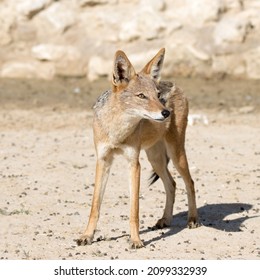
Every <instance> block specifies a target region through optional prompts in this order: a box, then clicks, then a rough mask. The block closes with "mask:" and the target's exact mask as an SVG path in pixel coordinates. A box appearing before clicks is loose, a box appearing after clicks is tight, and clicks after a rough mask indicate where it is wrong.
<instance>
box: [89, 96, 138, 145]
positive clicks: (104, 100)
mask: <svg viewBox="0 0 260 280" xmlns="http://www.w3.org/2000/svg"><path fill="white" fill-rule="evenodd" d="M123 107H124V106H123V104H121V101H120V100H119V99H118V98H117V96H114V95H113V94H111V92H110V91H107V92H105V93H104V94H103V95H101V96H100V98H99V99H98V101H97V103H96V104H95V106H94V128H96V129H98V131H99V133H98V134H99V135H100V136H101V135H102V136H101V137H102V138H104V140H105V142H109V143H110V144H111V145H113V146H118V145H120V144H123V143H124V142H125V141H126V139H127V138H128V137H129V136H130V135H131V134H132V133H133V132H134V131H135V130H136V129H137V127H138V125H139V123H140V121H141V119H140V117H138V116H136V115H132V114H129V113H127V112H126V110H124V108H123ZM101 141H102V140H101Z"/></svg>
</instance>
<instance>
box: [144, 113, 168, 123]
mask: <svg viewBox="0 0 260 280" xmlns="http://www.w3.org/2000/svg"><path fill="white" fill-rule="evenodd" d="M144 117H145V118H146V119H150V120H152V121H155V122H163V121H165V120H166V119H167V118H164V117H163V116H162V117H159V118H158V117H156V118H153V117H151V116H149V115H146V114H145V115H144Z"/></svg>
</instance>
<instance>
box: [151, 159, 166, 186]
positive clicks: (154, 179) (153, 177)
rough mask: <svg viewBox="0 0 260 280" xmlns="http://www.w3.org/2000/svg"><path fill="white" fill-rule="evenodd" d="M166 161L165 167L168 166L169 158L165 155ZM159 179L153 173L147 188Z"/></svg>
mask: <svg viewBox="0 0 260 280" xmlns="http://www.w3.org/2000/svg"><path fill="white" fill-rule="evenodd" d="M166 160H167V165H168V163H169V161H170V158H169V157H168V155H167V154H166ZM159 178H160V176H159V175H158V174H157V173H156V172H153V173H152V175H151V176H150V178H149V186H151V185H152V184H153V183H155V182H156V181H157V180H158V179H159Z"/></svg>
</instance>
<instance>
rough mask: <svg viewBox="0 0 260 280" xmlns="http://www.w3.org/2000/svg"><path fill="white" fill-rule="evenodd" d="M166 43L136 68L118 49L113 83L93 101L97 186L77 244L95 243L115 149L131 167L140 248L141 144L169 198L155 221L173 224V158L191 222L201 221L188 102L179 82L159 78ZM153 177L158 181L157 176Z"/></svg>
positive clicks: (133, 232) (133, 224) (134, 233)
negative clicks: (188, 145) (188, 139)
mask: <svg viewBox="0 0 260 280" xmlns="http://www.w3.org/2000/svg"><path fill="white" fill-rule="evenodd" d="M164 54H165V49H161V50H160V51H159V52H158V53H157V54H156V56H155V57H154V58H153V59H152V60H151V61H150V62H148V63H147V64H146V66H145V67H144V68H143V70H142V71H141V72H139V73H136V71H135V69H134V68H133V66H132V64H131V63H130V61H129V59H128V58H127V56H126V55H125V53H124V52H123V51H117V52H116V54H115V59H114V68H113V74H112V89H111V90H108V91H106V92H104V93H103V94H102V95H101V96H100V97H99V98H98V100H97V102H96V104H95V106H94V122H93V128H94V142H95V148H96V154H97V163H96V178H95V189H94V195H93V201H92V207H91V213H90V217H89V222H88V225H87V228H86V231H85V232H84V234H83V235H82V236H81V237H80V238H79V239H78V240H77V243H78V245H85V244H91V242H92V240H93V237H94V232H95V229H96V226H97V222H98V218H99V213H100V206H101V202H102V198H103V194H104V191H105V186H106V183H107V179H108V174H109V170H110V166H111V164H112V161H113V156H114V155H115V154H118V153H121V154H123V155H124V156H125V157H126V159H127V161H128V163H129V170H130V189H131V194H130V207H131V210H130V239H131V246H132V247H133V248H140V247H142V246H143V242H142V241H141V239H140V237H139V189H140V163H139V154H140V150H141V149H144V150H145V152H146V154H147V157H148V160H149V161H150V163H151V165H152V168H153V170H154V177H153V179H154V180H156V179H157V178H158V177H160V178H161V179H162V181H163V184H164V187H165V191H166V204H165V209H164V213H163V216H162V218H161V219H159V220H158V221H157V223H156V227H158V228H163V227H165V226H170V224H171V220H172V212H173V204H174V200H175V185H176V183H175V181H174V180H173V178H172V176H171V174H170V172H169V170H168V168H167V165H168V162H169V159H171V160H172V162H173V164H174V166H175V167H176V169H177V171H178V172H179V173H180V175H181V176H182V178H183V180H184V182H185V185H186V190H187V195H188V204H189V206H188V207H189V209H188V226H189V228H194V227H197V226H198V215H197V207H196V200H195V190H194V183H193V180H192V178H191V175H190V171H189V167H188V162H187V158H186V153H185V130H186V126H187V116H188V102H187V99H186V98H185V96H184V95H183V92H182V90H181V89H180V88H178V87H177V86H175V85H174V84H173V83H171V82H163V81H160V73H161V69H162V65H163V60H164ZM154 180H153V181H154Z"/></svg>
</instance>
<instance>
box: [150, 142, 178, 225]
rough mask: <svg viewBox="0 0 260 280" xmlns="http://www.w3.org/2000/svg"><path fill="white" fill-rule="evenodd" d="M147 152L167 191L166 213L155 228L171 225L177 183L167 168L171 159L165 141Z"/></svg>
mask: <svg viewBox="0 0 260 280" xmlns="http://www.w3.org/2000/svg"><path fill="white" fill-rule="evenodd" d="M146 154H147V157H148V160H149V161H150V163H151V165H152V167H153V170H154V172H155V173H156V174H157V175H158V176H159V177H160V178H161V179H162V181H163V185H164V188H165V192H166V203H165V209H164V213H163V216H162V218H161V219H159V220H158V221H157V223H156V225H155V228H164V227H169V226H170V225H171V221H172V212H173V205H174V201H175V189H176V183H175V181H174V180H173V178H172V176H171V174H170V172H169V170H168V168H167V165H168V161H169V160H168V158H167V154H166V148H165V145H164V143H163V142H161V141H160V142H157V143H156V144H155V145H154V146H152V147H151V148H149V149H147V150H146Z"/></svg>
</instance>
